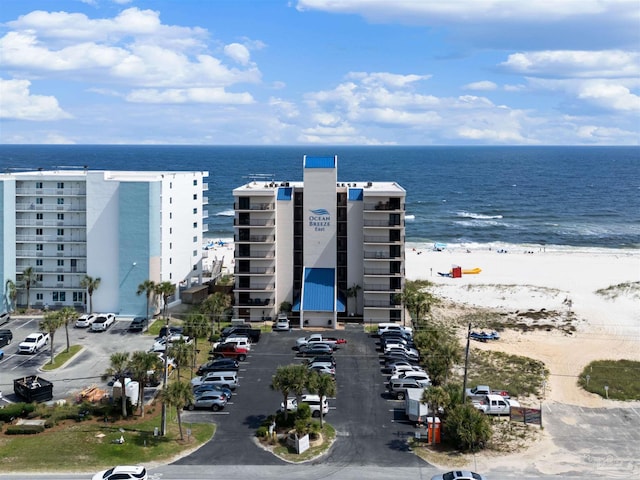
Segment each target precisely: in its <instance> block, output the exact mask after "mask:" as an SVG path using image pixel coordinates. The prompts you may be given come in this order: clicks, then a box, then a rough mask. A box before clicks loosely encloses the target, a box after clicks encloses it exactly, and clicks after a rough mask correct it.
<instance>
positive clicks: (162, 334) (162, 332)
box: [158, 325, 182, 338]
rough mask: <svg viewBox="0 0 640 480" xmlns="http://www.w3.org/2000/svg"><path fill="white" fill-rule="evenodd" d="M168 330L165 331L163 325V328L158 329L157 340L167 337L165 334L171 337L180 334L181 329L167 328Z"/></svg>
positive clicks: (165, 328)
mask: <svg viewBox="0 0 640 480" xmlns="http://www.w3.org/2000/svg"><path fill="white" fill-rule="evenodd" d="M168 328H169V329H168V330H167V326H166V325H165V326H164V327H162V328H161V329H160V333H158V338H164V337H166V336H167V332H168V334H169V335H173V334H182V327H168Z"/></svg>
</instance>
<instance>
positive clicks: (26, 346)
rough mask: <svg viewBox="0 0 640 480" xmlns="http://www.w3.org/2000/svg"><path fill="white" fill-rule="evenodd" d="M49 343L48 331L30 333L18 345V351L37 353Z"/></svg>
mask: <svg viewBox="0 0 640 480" xmlns="http://www.w3.org/2000/svg"><path fill="white" fill-rule="evenodd" d="M48 343H49V334H48V333H42V332H37V333H31V334H30V335H28V336H27V338H25V339H24V341H23V342H22V343H20V345H18V353H30V354H33V353H37V352H38V351H39V350H40V349H41V348H43V347H45V346H46V345H47V344H48Z"/></svg>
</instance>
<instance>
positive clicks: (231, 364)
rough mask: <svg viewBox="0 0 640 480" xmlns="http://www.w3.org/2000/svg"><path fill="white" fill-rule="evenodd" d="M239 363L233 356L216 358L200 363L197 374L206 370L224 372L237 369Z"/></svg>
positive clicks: (206, 371) (202, 373)
mask: <svg viewBox="0 0 640 480" xmlns="http://www.w3.org/2000/svg"><path fill="white" fill-rule="evenodd" d="M239 368H240V364H239V363H238V361H237V360H235V359H233V358H217V359H215V360H210V361H208V362H207V363H204V364H202V365H200V367H199V368H198V371H197V372H196V374H197V375H204V374H206V373H208V372H224V371H229V370H238V369H239Z"/></svg>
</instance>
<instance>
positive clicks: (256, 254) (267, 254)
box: [235, 249, 276, 260]
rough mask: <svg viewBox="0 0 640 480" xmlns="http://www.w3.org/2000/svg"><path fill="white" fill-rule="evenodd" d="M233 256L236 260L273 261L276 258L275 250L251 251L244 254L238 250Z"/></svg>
mask: <svg viewBox="0 0 640 480" xmlns="http://www.w3.org/2000/svg"><path fill="white" fill-rule="evenodd" d="M235 256H236V258H237V259H256V260H260V259H274V258H275V257H276V251H275V250H251V251H250V252H248V253H246V254H245V252H241V251H240V249H238V250H236V252H235Z"/></svg>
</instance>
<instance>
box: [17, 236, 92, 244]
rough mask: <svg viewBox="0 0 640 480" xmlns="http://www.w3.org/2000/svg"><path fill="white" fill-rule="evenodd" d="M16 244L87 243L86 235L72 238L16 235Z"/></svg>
mask: <svg viewBox="0 0 640 480" xmlns="http://www.w3.org/2000/svg"><path fill="white" fill-rule="evenodd" d="M16 242H25V243H28V242H42V243H46V242H55V243H86V242H87V237H86V235H80V236H78V237H75V238H73V237H71V236H68V235H16Z"/></svg>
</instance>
